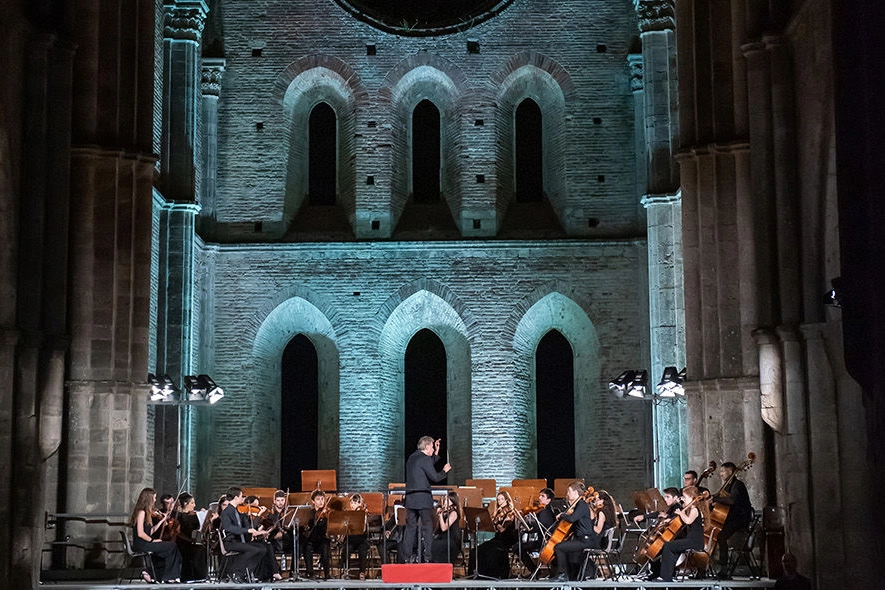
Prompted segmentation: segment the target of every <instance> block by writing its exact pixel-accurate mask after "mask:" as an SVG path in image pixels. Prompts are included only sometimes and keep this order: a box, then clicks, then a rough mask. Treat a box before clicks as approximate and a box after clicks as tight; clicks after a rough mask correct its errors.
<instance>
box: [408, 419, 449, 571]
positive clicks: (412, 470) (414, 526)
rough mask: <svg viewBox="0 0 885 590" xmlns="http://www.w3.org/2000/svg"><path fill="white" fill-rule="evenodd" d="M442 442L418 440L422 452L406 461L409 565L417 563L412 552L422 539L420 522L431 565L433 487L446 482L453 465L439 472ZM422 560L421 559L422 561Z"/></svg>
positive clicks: (425, 438) (427, 559)
mask: <svg viewBox="0 0 885 590" xmlns="http://www.w3.org/2000/svg"><path fill="white" fill-rule="evenodd" d="M439 443H440V439H436V440H433V438H432V437H429V436H422V437H421V438H420V439H419V440H418V450H416V451H415V452H414V453H412V454H411V455H410V456H409V459H408V461H406V498H405V502H404V503H403V504H404V506H405V507H406V530H405V532H404V533H403V556H404V558H405V562H406V563H411V562H412V561H415V559H414V557H413V555H412V553H413V551H414V550H415V543H416V541H417V538H418V520H419V519H420V520H421V537H422V539H423V543H422V545H421V547H422V553H423V558H424V559H423V561H424V562H425V563H430V562H431V561H432V558H431V551H430V548H431V540H432V539H433V496H432V495H431V493H430V492H431V484H432V483H434V482H438V481H442V480H443V479H445V477H446V473H448V472H449V470H451V469H452V466H451V465H449V464H448V463H446V464H445V465H444V466H443V468H442V471H437V470H436V462H437V461H438V460H439V457H438V454H439ZM418 561H421V560H418Z"/></svg>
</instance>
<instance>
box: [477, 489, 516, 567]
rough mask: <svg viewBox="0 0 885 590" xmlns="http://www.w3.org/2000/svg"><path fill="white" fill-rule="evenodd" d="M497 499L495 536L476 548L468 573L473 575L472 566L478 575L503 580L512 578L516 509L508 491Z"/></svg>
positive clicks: (493, 521) (501, 493)
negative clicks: (509, 554)
mask: <svg viewBox="0 0 885 590" xmlns="http://www.w3.org/2000/svg"><path fill="white" fill-rule="evenodd" d="M495 499H496V502H497V506H496V507H495V514H494V515H492V524H493V525H494V527H495V536H494V537H492V538H491V539H489V540H488V541H486V542H485V543H483V544H482V545H480V546H479V547H477V548H476V550H475V551H476V552H475V554H474V555H471V559H470V563H469V564H468V573H473V570H472V566H474V565H475V566H476V571H477V573H479V574H482V575H484V576H491V577H493V578H498V579H501V578H507V577H509V576H510V559H509V558H508V553H509V551H510V548H511V547H512V546H513V545H514V544H515V543H516V526H515V525H516V508H515V507H514V505H513V499H512V498H511V497H510V494H508V493H507V492H506V491H503V490H502V491H499V492H498V495H497V496H496V498H495Z"/></svg>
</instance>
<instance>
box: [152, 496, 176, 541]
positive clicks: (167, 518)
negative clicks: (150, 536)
mask: <svg viewBox="0 0 885 590" xmlns="http://www.w3.org/2000/svg"><path fill="white" fill-rule="evenodd" d="M157 513H158V514H159V515H161V516H162V517H164V518H163V524H162V525H161V526H160V528H159V530H157V534H156V535H155V538H157V539H162V540H163V541H172V542H175V540H176V539H177V538H178V533H179V532H180V530H179V526H178V508H177V503H176V501H175V498H174V497H173V496H172V494H163V495H162V496H161V497H160V501H159V502H157Z"/></svg>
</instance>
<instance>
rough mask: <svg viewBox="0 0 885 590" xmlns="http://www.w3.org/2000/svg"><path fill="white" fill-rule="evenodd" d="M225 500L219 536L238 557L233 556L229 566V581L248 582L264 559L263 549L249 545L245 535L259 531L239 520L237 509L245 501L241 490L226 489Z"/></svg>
mask: <svg viewBox="0 0 885 590" xmlns="http://www.w3.org/2000/svg"><path fill="white" fill-rule="evenodd" d="M227 500H228V505H227V507H226V508H225V509H224V510H223V511H222V512H221V517H220V519H221V528H220V531H219V534H221V535H222V538H223V539H224V546H225V548H226V549H228V550H229V551H236V552H237V553H239V555H236V556H234V558H233V562H232V563H231V565H230V570H229V571H230V572H231V573H230V577H231V581H232V582H241V581H243V580H246V581H248V580H249V578H250V577H251V575H252V574H253V573H254V572H256V571H257V570H258V567H259V564H261V561H262V559H264V554H265V549H264V547H261V546H259V545H258V544H257V543H251V542H250V541H249V540H247V539H246V535H256V534H260V531H258V530H257V529H255V528H254V527H251V526H249V524H248V523H244V522H243V520H242V519H241V518H240V512H239V510H238V508H239V507H240V506H241V505H242V504H243V501H244V500H245V497H244V496H243V490H242V489H240V488H237V487H232V488H230V489H228V491H227ZM250 538H251V537H250Z"/></svg>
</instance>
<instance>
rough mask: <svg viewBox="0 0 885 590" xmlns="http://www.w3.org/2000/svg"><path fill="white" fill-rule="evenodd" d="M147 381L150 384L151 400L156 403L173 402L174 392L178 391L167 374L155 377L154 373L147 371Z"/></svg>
mask: <svg viewBox="0 0 885 590" xmlns="http://www.w3.org/2000/svg"><path fill="white" fill-rule="evenodd" d="M148 383H150V384H151V401H152V402H157V403H170V402H174V401H175V398H176V394H178V393H180V392H179V390H178V387H176V386H175V382H174V381H172V378H171V377H170V376H169V375H163V376H162V377H161V378H157V376H156V375H153V374H152V373H148Z"/></svg>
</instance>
